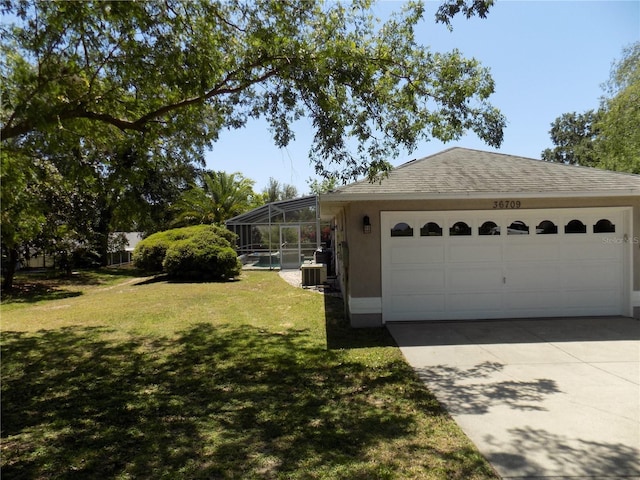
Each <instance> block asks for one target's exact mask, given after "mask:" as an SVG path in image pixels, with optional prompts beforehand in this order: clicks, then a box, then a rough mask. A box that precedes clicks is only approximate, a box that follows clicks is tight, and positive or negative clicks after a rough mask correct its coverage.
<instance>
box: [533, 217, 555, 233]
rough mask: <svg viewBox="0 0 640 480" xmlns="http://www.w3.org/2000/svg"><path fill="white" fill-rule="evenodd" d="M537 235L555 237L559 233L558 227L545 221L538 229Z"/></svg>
mask: <svg viewBox="0 0 640 480" xmlns="http://www.w3.org/2000/svg"><path fill="white" fill-rule="evenodd" d="M536 233H537V234H538V235H553V234H555V233H558V226H557V225H556V224H555V223H553V222H552V221H551V220H543V221H542V222H540V224H539V225H538V226H537V227H536Z"/></svg>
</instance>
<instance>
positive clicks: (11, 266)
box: [2, 248, 19, 290]
mask: <svg viewBox="0 0 640 480" xmlns="http://www.w3.org/2000/svg"><path fill="white" fill-rule="evenodd" d="M8 254H9V255H8V258H7V265H6V266H5V268H6V270H5V273H4V280H3V282H2V289H3V290H11V289H12V288H13V277H15V274H16V269H17V267H18V258H19V255H18V249H17V248H10V249H9V250H8Z"/></svg>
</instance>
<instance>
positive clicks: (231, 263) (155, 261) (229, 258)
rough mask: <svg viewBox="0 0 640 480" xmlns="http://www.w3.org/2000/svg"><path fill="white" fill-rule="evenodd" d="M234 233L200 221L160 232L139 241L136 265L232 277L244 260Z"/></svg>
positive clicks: (181, 274)
mask: <svg viewBox="0 0 640 480" xmlns="http://www.w3.org/2000/svg"><path fill="white" fill-rule="evenodd" d="M234 241H235V234H233V233H232V232H230V231H229V230H227V229H226V228H223V227H219V226H217V225H197V226H192V227H183V228H176V229H172V230H167V231H164V232H158V233H155V234H153V235H150V236H149V237H147V238H145V239H144V240H142V241H141V242H139V243H138V245H136V248H135V251H134V253H133V261H134V265H135V266H136V267H137V268H140V269H142V270H145V271H148V272H162V271H164V272H166V273H167V274H168V275H169V276H170V277H173V278H182V279H201V280H219V279H225V278H233V277H235V276H237V275H238V274H239V273H240V270H241V268H242V264H241V263H240V261H239V260H238V256H237V254H236V252H235V250H234V249H233V248H232V245H233V242H234Z"/></svg>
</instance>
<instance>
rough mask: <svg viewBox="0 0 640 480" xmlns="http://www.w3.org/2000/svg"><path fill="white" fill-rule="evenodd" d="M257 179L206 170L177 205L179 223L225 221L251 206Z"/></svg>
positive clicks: (192, 223) (179, 224) (176, 211)
mask: <svg viewBox="0 0 640 480" xmlns="http://www.w3.org/2000/svg"><path fill="white" fill-rule="evenodd" d="M253 185H254V181H253V180H250V179H248V178H245V177H244V176H243V175H242V174H241V173H238V172H235V173H226V172H214V171H205V172H203V173H202V176H201V184H194V185H191V188H189V190H187V191H185V192H184V194H183V195H182V198H181V199H180V200H179V201H178V203H177V204H176V205H175V208H174V211H175V213H176V220H175V221H174V224H175V225H176V226H186V225H197V224H203V223H216V224H220V225H221V224H223V223H224V222H225V221H226V220H228V219H230V218H232V217H234V216H236V215H239V214H240V213H243V212H245V211H247V210H248V209H249V208H251V205H252V202H253V198H254V197H255V193H254V191H253Z"/></svg>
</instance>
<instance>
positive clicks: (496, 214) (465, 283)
mask: <svg viewBox="0 0 640 480" xmlns="http://www.w3.org/2000/svg"><path fill="white" fill-rule="evenodd" d="M507 206H509V205H507ZM512 206H513V207H517V204H515V203H514V205H512ZM628 218H629V215H628V210H627V209H624V208H600V209H555V210H517V209H513V210H491V211H466V212H465V211H454V212H382V213H381V227H382V314H383V320H384V321H394V320H448V319H487V318H510V317H556V316H575V315H622V314H624V312H625V311H626V309H625V305H626V303H628V297H627V295H625V292H626V291H628V290H627V288H628V287H627V286H628V281H629V280H628V279H629V275H630V274H629V262H628V260H626V259H627V258H628V247H629V238H628V230H629V225H628V222H629V220H628Z"/></svg>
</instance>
